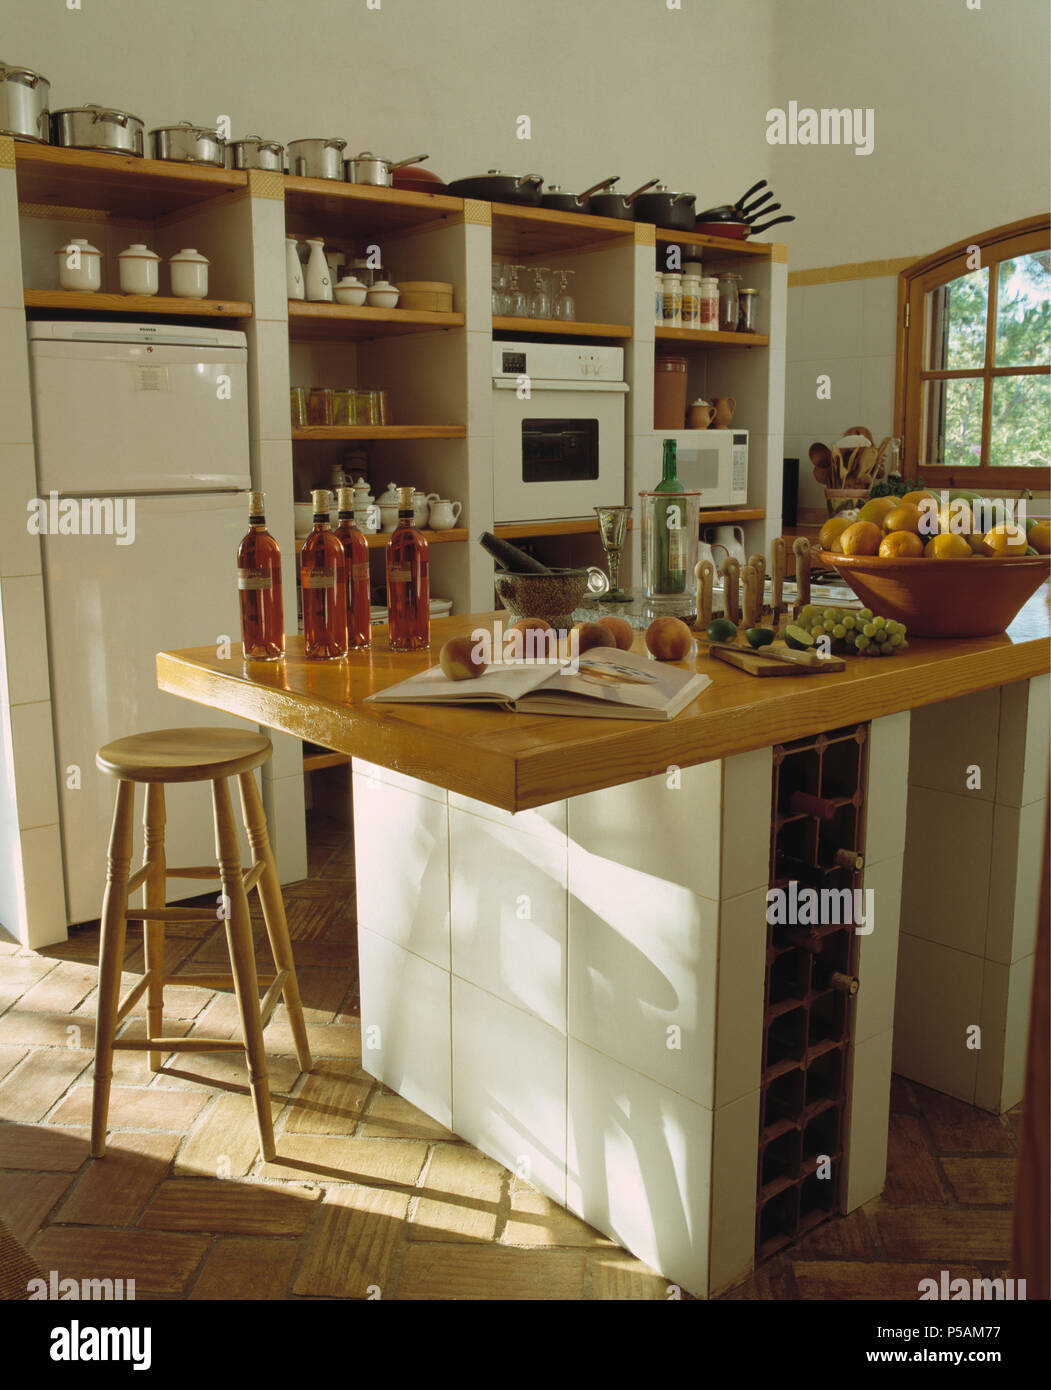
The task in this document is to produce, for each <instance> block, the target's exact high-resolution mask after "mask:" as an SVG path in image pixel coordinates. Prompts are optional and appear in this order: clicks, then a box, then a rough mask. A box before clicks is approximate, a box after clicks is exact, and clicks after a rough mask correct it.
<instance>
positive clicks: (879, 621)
mask: <svg viewBox="0 0 1051 1390" xmlns="http://www.w3.org/2000/svg"><path fill="white" fill-rule="evenodd" d="M872 626H873V627H886V626H887V620H886V618H873V619H872Z"/></svg>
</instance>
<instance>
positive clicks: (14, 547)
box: [0, 444, 41, 578]
mask: <svg viewBox="0 0 1051 1390" xmlns="http://www.w3.org/2000/svg"><path fill="white" fill-rule="evenodd" d="M0 478H3V480H4V491H5V496H6V499H7V501H6V503H5V505H4V506H3V507H2V508H0V578H4V577H6V576H9V575H16V574H39V573H40V572H41V565H40V538H39V537H38V536H33V535H30V533H29V529H28V527H27V525H26V522H27V519H28V512H27V510H26V504H27V503H28V502H29V501H30V500H31V499H32V498H34V497H36V495H37V486H36V461H35V459H34V456H33V446H32V444H0Z"/></svg>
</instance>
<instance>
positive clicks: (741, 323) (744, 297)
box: [737, 290, 759, 333]
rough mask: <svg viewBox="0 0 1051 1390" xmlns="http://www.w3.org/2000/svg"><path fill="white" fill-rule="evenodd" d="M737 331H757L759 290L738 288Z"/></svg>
mask: <svg viewBox="0 0 1051 1390" xmlns="http://www.w3.org/2000/svg"><path fill="white" fill-rule="evenodd" d="M737 303H738V308H737V331H738V333H758V331H759V329H758V323H759V291H758V290H739V291H738V294H737Z"/></svg>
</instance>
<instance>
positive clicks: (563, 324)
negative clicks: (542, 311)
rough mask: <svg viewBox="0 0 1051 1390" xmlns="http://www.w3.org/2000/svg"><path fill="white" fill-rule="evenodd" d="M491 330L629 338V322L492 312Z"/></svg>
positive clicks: (498, 331) (580, 336) (559, 336)
mask: <svg viewBox="0 0 1051 1390" xmlns="http://www.w3.org/2000/svg"><path fill="white" fill-rule="evenodd" d="M567 216H568V214H567ZM493 332H494V333H542V334H544V336H545V337H557V338H630V337H631V324H629V323H589V322H588V321H587V320H586V319H523V318H512V317H511V316H510V315H507V314H494V315H493Z"/></svg>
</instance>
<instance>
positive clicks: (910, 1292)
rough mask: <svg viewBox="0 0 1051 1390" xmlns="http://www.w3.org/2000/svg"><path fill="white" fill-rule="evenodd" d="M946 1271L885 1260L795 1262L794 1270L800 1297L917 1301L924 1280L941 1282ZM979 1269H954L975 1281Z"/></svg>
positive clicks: (957, 1274) (940, 1265) (937, 1266)
mask: <svg viewBox="0 0 1051 1390" xmlns="http://www.w3.org/2000/svg"><path fill="white" fill-rule="evenodd" d="M943 1268H944V1264H943V1263H941V1262H937V1261H935V1262H932V1263H930V1264H888V1263H885V1262H881V1261H871V1262H868V1263H860V1262H854V1261H847V1260H829V1261H820V1260H813V1261H804V1260H795V1261H793V1264H792V1270H793V1273H794V1274H795V1279H796V1284H797V1285H798V1286H799V1296H800V1298H807V1299H829V1300H835V1299H841V1298H845V1299H884V1298H889V1299H898V1300H903V1301H906V1302H915V1301H916V1299H917V1298H918V1297H919V1284H920V1280H921V1279H937V1278H938V1276H939V1273H940V1271H941V1270H942V1269H943ZM977 1272H978V1271H977V1270H973V1269H970V1268H967V1269H961V1268H959V1266H954V1267H953V1270H952V1273H953V1277H954V1278H965V1279H970V1278H973V1277H974V1275H976V1274H977Z"/></svg>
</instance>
